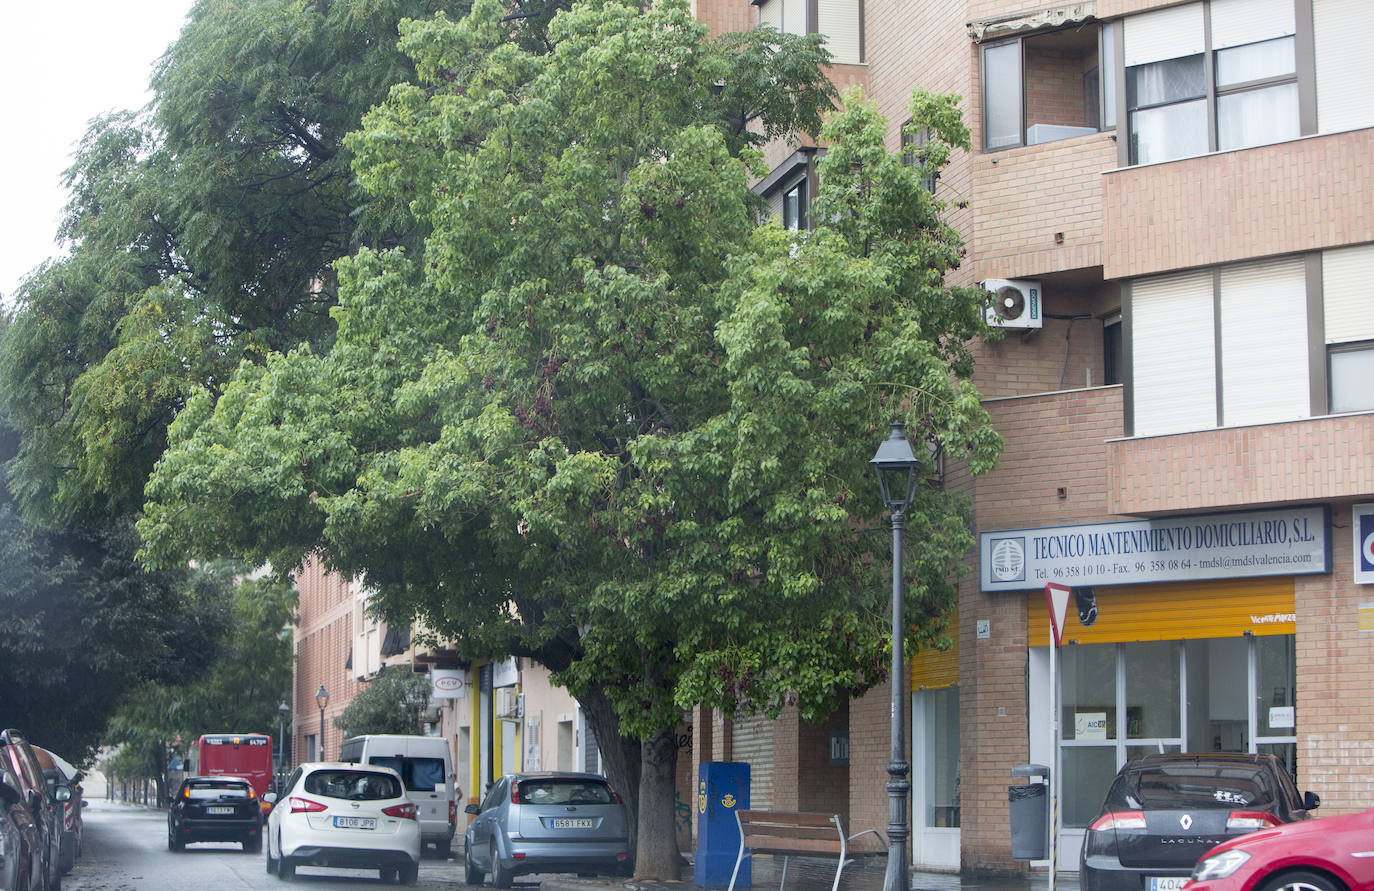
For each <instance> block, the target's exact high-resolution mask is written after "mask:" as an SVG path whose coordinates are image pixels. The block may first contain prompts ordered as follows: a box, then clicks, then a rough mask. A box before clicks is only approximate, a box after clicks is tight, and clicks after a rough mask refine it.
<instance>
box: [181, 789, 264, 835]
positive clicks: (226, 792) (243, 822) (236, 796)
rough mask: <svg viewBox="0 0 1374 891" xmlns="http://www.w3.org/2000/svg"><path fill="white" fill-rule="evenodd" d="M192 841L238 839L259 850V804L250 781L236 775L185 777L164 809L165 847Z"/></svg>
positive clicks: (260, 811) (260, 815)
mask: <svg viewBox="0 0 1374 891" xmlns="http://www.w3.org/2000/svg"><path fill="white" fill-rule="evenodd" d="M192 842H240V843H241V844H242V845H243V849H244V850H245V851H250V852H257V851H261V850H262V805H261V803H260V802H259V801H258V796H257V793H256V792H254V791H253V784H252V783H250V782H248V780H245V779H241V778H239V777H222V776H215V777H187V778H186V779H185V780H183V781H182V783H181V787H180V788H179V789H177V793H176V795H175V796H173V798H172V804H171V806H170V807H169V808H168V809H167V848H168V849H169V850H172V851H180V850H183V849H185V847H186V846H187V845H188V844H190V843H192Z"/></svg>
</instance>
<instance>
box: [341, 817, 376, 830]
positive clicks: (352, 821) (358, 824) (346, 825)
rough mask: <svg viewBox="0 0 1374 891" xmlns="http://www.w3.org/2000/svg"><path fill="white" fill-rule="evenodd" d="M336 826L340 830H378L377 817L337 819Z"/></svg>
mask: <svg viewBox="0 0 1374 891" xmlns="http://www.w3.org/2000/svg"><path fill="white" fill-rule="evenodd" d="M334 826H335V827H336V828H338V829H376V828H377V818H376V817H335V818H334Z"/></svg>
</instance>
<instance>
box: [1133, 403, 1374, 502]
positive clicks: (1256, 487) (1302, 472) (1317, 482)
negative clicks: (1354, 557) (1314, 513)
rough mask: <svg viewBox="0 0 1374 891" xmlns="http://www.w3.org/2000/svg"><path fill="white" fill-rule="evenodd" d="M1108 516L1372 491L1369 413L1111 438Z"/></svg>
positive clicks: (1372, 417)
mask: <svg viewBox="0 0 1374 891" xmlns="http://www.w3.org/2000/svg"><path fill="white" fill-rule="evenodd" d="M1107 449H1108V452H1109V456H1110V457H1109V460H1108V462H1107V466H1108V471H1109V473H1108V479H1107V480H1106V485H1107V501H1108V510H1109V511H1110V512H1111V513H1114V514H1121V515H1134V516H1152V515H1157V514H1170V513H1193V512H1197V513H1202V512H1207V511H1216V510H1226V509H1237V508H1251V507H1265V506H1272V505H1277V504H1284V503H1290V502H1325V501H1333V500H1339V499H1350V498H1357V499H1358V498H1369V497H1374V413H1369V412H1366V413H1359V414H1348V415H1333V416H1328V417H1321V418H1313V419H1308V420H1301V421H1290V422H1287V423H1282V424H1263V425H1257V426H1253V427H1228V428H1221V429H1216V430H1201V431H1198V432H1196V433H1180V434H1172V435H1168V436H1151V437H1139V438H1134V439H1116V440H1111V441H1109V442H1108V443H1107Z"/></svg>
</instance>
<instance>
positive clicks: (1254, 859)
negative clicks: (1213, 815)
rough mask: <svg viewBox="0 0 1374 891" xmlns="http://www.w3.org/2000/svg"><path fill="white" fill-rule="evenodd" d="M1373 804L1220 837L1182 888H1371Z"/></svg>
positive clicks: (1362, 890)
mask: <svg viewBox="0 0 1374 891" xmlns="http://www.w3.org/2000/svg"><path fill="white" fill-rule="evenodd" d="M1370 889H1374V808H1371V809H1370V810H1367V811H1364V812H1363V813H1359V814H1349V815H1347V816H1341V817H1322V818H1321V819H1316V820H1303V821H1301V822H1298V823H1285V824H1284V825H1282V826H1276V827H1274V828H1273V829H1263V830H1260V831H1259V832H1252V833H1250V834H1249V835H1242V836H1240V837H1238V838H1234V839H1232V840H1230V841H1226V842H1222V843H1221V844H1219V845H1217V846H1216V847H1215V848H1212V850H1210V851H1208V852H1207V854H1206V855H1205V856H1203V858H1202V859H1201V860H1199V861H1198V863H1197V866H1195V867H1194V868H1193V876H1192V881H1190V882H1189V883H1188V884H1187V885H1185V886H1184V891H1370Z"/></svg>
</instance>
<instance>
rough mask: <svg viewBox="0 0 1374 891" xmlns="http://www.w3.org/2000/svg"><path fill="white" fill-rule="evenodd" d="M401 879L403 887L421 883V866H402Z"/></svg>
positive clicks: (414, 864) (413, 864) (415, 864)
mask: <svg viewBox="0 0 1374 891" xmlns="http://www.w3.org/2000/svg"><path fill="white" fill-rule="evenodd" d="M400 878H401V884H402V885H414V884H415V883H416V882H418V881H420V864H418V863H412V864H410V865H409V866H402V867H401V877H400Z"/></svg>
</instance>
